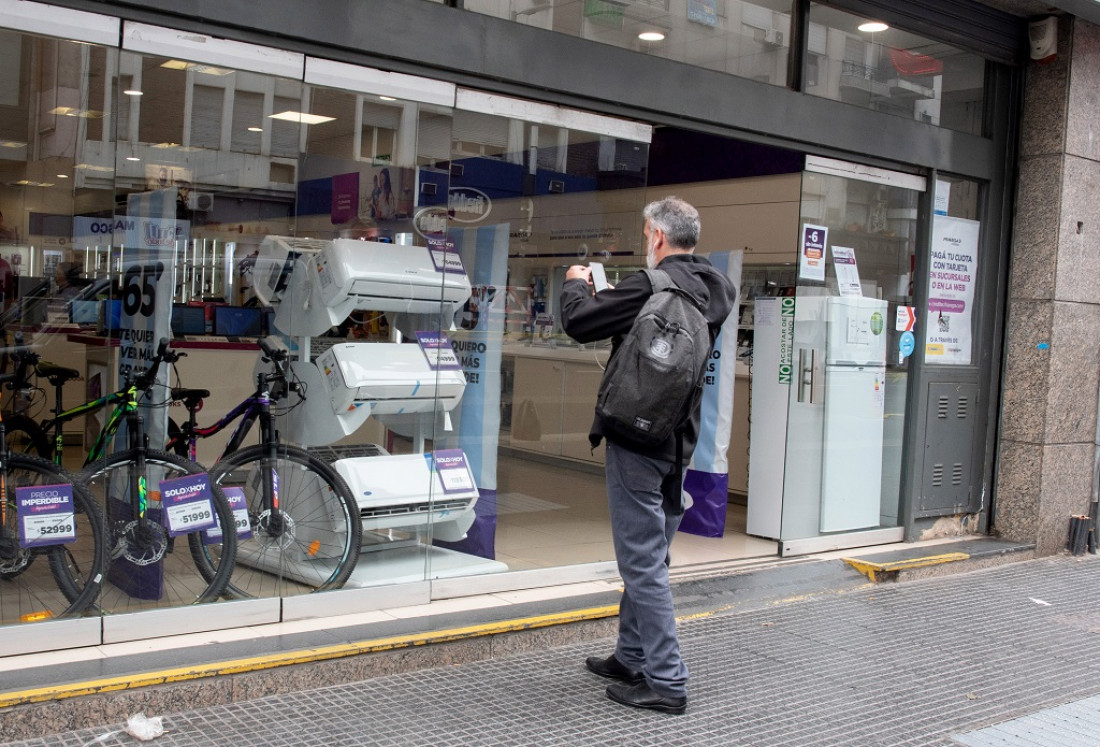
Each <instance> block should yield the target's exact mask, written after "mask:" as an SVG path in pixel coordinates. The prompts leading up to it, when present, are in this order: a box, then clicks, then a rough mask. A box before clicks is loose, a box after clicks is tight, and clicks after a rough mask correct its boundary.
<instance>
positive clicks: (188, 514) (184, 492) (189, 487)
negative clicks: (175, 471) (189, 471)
mask: <svg viewBox="0 0 1100 747" xmlns="http://www.w3.org/2000/svg"><path fill="white" fill-rule="evenodd" d="M160 500H161V503H162V504H163V506H164V517H165V523H166V525H167V527H168V534H169V535H170V536H172V537H175V536H177V535H180V534H186V533H188V532H197V531H202V530H206V529H212V528H214V527H216V526H217V525H218V520H217V519H216V518H215V517H214V504H213V501H212V500H211V491H210V477H209V475H207V474H206V473H205V472H204V473H202V474H199V475H187V476H186V477H177V478H175V479H172V480H163V481H162V482H161V483H160Z"/></svg>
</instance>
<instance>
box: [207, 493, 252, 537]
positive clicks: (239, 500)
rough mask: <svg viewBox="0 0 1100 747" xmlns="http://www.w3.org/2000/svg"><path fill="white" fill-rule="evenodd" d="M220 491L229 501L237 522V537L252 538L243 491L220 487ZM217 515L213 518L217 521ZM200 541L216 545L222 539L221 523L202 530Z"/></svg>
mask: <svg viewBox="0 0 1100 747" xmlns="http://www.w3.org/2000/svg"><path fill="white" fill-rule="evenodd" d="M222 492H223V493H225V497H226V499H227V500H228V501H229V507H230V508H231V509H233V520H234V521H235V522H236V524H237V537H238V538H239V539H251V538H252V524H251V522H249V520H248V500H247V499H245V497H244V491H243V490H241V489H240V488H222ZM217 518H218V517H217V516H215V517H214V520H215V521H217ZM202 541H203V544H205V545H216V544H218V543H220V542H221V541H222V528H221V525H220V524H218V525H216V526H215V527H214V528H213V529H210V530H208V531H205V532H203V534H202Z"/></svg>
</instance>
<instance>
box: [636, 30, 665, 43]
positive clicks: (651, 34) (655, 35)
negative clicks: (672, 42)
mask: <svg viewBox="0 0 1100 747" xmlns="http://www.w3.org/2000/svg"><path fill="white" fill-rule="evenodd" d="M638 38H639V39H641V40H642V41H647V42H659V41H664V40H665V34H664V32H663V31H643V32H642V33H640V34H638Z"/></svg>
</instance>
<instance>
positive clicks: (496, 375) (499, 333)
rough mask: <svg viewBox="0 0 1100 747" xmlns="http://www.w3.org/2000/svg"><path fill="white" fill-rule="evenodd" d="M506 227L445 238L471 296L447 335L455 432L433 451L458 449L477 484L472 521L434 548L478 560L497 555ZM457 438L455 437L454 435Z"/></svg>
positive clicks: (458, 232) (469, 230)
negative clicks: (454, 363) (455, 381)
mask: <svg viewBox="0 0 1100 747" xmlns="http://www.w3.org/2000/svg"><path fill="white" fill-rule="evenodd" d="M508 230H509V225H508V224H501V225H495V226H485V227H483V228H467V229H459V230H455V231H452V232H451V233H450V234H449V238H450V239H451V240H453V241H454V245H455V248H456V249H457V250H458V252H459V256H461V258H462V266H463V267H464V268H465V269H466V274H467V276H468V277H469V278H470V286H471V294H470V300H469V301H467V303H466V306H465V307H464V308H463V309H462V311H461V312H459V314H458V315H457V318H456V319H455V324H456V325H457V326H458V329H457V330H454V331H451V332H449V333H448V334H449V335H450V338H451V345H452V346H453V347H454V351H455V355H457V356H458V361H459V363H460V364H461V365H462V371H463V373H464V374H465V376H466V390H465V391H464V392H463V394H462V401H461V402H460V403H459V406H458V409H457V410H456V411H455V412H452V413H451V416H452V419H454V420H456V421H457V423H456V425H455V431H454V432H453V433H452V434H444V435H443V437H441V438H439V439H437V441H436V448H439V447H440V446H444V445H445V446H447V447H451V448H459V449H461V450H462V451H463V452H464V453H465V454H466V459H467V461H468V463H469V466H470V469H471V471H472V472H473V475H474V479H475V480H476V481H477V489H478V493H479V497H478V500H477V504H476V505H475V506H474V512H475V515H476V518H475V519H474V524H473V526H471V527H470V529H469V531H468V532H467V533H466V539H464V540H461V541H459V542H442V541H438V540H437V541H436V544H438V545H441V546H443V547H449V548H452V549H455V550H458V551H460V552H465V553H470V554H472V555H478V556H480V557H483V558H490V559H492V558H495V556H496V526H497V498H496V497H497V450H498V448H499V445H500V389H501V380H500V358H501V348H502V346H503V343H504V297H505V293H506V290H507V289H506V284H507V279H508ZM455 434H457V435H455Z"/></svg>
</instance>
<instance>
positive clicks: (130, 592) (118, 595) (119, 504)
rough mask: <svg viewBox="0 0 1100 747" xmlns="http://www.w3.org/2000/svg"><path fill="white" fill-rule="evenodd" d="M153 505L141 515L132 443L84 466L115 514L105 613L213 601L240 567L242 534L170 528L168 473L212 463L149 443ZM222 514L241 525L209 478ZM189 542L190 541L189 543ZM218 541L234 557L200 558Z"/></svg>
mask: <svg viewBox="0 0 1100 747" xmlns="http://www.w3.org/2000/svg"><path fill="white" fill-rule="evenodd" d="M145 465H146V468H145V474H144V478H145V481H146V485H147V486H148V487H147V490H148V507H147V509H146V512H145V518H144V519H141V518H139V517H137V516H135V515H134V511H133V508H132V506H131V502H130V490H131V488H130V486H131V485H134V484H135V478H136V477H141V475H138V474H137V470H138V465H137V461H136V454H135V453H134V452H133V451H131V450H125V451H120V452H117V453H115V454H112V455H111V456H108V457H106V458H105V459H101V460H99V461H97V462H95V463H93V464H91V465H89V466H87V467H85V468H84V470H83V471H82V472H81V473H80V478H81V479H82V480H83V481H84V483H85V485H87V487H88V490H89V491H90V492H91V493H92V495H93V497H94V498H95V501H96V504H97V505H98V506H99V507H100V508H102V509H103V512H104V516H105V517H106V520H107V532H108V536H109V541H110V544H109V547H110V558H109V565H108V569H107V576H106V580H105V582H104V584H103V590H102V593H101V594H100V600H99V608H100V610H101V611H102V612H104V613H108V614H109V613H116V612H134V611H138V610H144V609H159V608H166V607H179V606H182V605H188V604H198V603H202V602H212V601H215V600H217V599H218V598H219V597H221V596H222V594H223V592H224V591H225V587H226V585H227V584H228V583H229V578H230V575H231V574H232V572H233V559H234V557H235V556H236V548H237V538H236V535H235V534H233V533H232V532H230V533H228V536H224V537H220V538H219V539H214V538H213V537H212V536H211V534H210V533H209V532H207V531H205V530H202V529H197V530H186V529H184V530H182V531H180V532H179V533H177V534H176V535H175V536H171V535H170V534H169V531H168V523H169V522H168V516H167V512H166V511H165V509H164V507H163V504H162V503H161V501H160V483H161V482H163V481H164V480H172V479H176V478H181V477H186V476H188V475H198V474H202V473H204V472H205V470H204V469H203V468H202V467H201V466H199V465H198V464H195V463H194V462H192V461H189V460H187V459H182V458H180V457H178V456H176V455H175V454H169V453H167V452H164V451H158V450H155V449H149V450H147V451H146V455H145ZM209 485H210V492H211V498H212V507H213V509H214V516H215V518H216V519H217V522H218V525H219V526H222V527H225V526H233V522H234V520H233V511H232V510H231V509H230V507H229V502H228V501H227V500H226V498H225V494H224V493H223V492H222V491H221V489H220V488H219V487H218V486H217V485H215V484H214V483H213V481H212V480H211V481H209ZM183 541H186V543H187V548H186V549H184V548H182V546H181V542H183ZM207 543H212V544H211V545H210V547H211V548H213V549H212V550H211V551H212V552H216V553H217V555H218V557H219V558H224V559H225V560H226V561H227V562H224V563H220V564H219V565H217V566H215V567H210V566H209V565H207V564H203V565H202V566H201V567H200V565H199V564H197V563H196V562H195V557H196V556H197V555H201V553H200V551H199V550H198V549H197V548H199V547H202V546H204V545H206V544H207Z"/></svg>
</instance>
